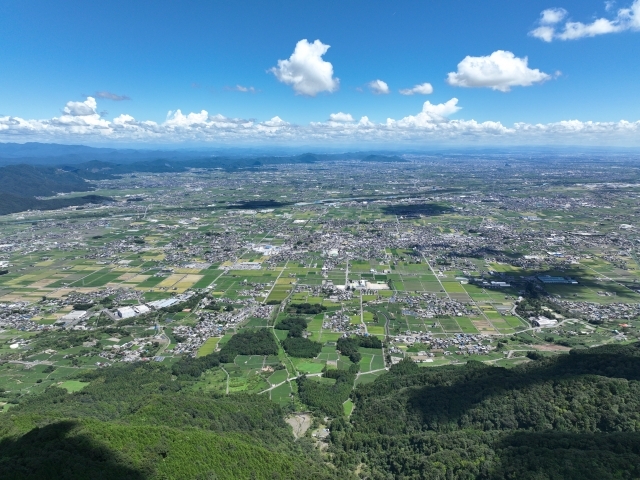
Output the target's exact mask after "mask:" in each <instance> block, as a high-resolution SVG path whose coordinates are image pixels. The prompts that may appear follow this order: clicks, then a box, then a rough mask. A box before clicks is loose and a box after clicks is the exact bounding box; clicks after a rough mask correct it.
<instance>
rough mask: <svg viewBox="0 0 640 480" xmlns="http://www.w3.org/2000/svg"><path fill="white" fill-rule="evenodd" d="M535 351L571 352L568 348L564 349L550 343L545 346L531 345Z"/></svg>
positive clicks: (562, 346)
mask: <svg viewBox="0 0 640 480" xmlns="http://www.w3.org/2000/svg"><path fill="white" fill-rule="evenodd" d="M531 346H532V347H533V348H535V349H536V350H540V351H541V352H568V351H569V350H571V348H570V347H565V346H564V345H554V344H552V343H550V344H546V345H531Z"/></svg>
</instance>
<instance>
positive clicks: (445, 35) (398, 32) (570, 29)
mask: <svg viewBox="0 0 640 480" xmlns="http://www.w3.org/2000/svg"><path fill="white" fill-rule="evenodd" d="M634 8H635V9H636V10H634ZM548 9H554V10H548ZM545 10H548V12H550V13H549V14H548V15H547V16H546V17H545V19H544V20H543V18H542V17H541V13H542V12H543V11H545ZM636 11H637V12H639V15H638V16H635V12H636ZM594 21H596V22H595V23H594ZM567 22H569V23H572V25H573V26H571V25H569V26H567ZM578 22H579V23H578ZM607 22H608V23H607ZM540 27H544V28H546V29H547V30H546V31H544V32H543V31H541V30H536V29H540ZM549 29H551V30H549ZM532 32H533V33H532ZM535 32H538V33H535ZM303 39H306V40H308V41H309V42H311V43H312V42H314V41H315V40H319V41H320V42H321V44H322V45H324V46H330V48H328V49H326V47H324V49H325V50H326V53H324V54H322V55H316V56H315V59H316V60H317V62H316V64H317V65H316V66H318V65H319V66H322V65H324V66H325V67H326V64H324V63H322V62H328V63H329V64H330V67H331V68H332V70H333V71H332V74H329V76H327V75H324V77H323V76H322V74H318V75H319V77H318V79H317V81H316V82H315V83H316V85H315V87H313V86H312V87H310V88H311V90H309V89H307V90H306V91H303V90H304V88H305V85H307V87H308V86H309V82H307V81H306V80H305V78H303V79H302V80H301V81H300V82H299V83H298V84H296V83H295V82H293V83H292V82H289V83H286V76H287V68H289V69H290V70H291V69H293V70H294V71H295V72H294V73H297V74H300V72H302V75H303V76H305V75H314V71H313V68H314V64H313V61H311V63H310V64H307V63H304V62H303V63H302V64H300V65H297V64H296V62H295V61H292V62H293V63H291V64H289V67H287V66H286V65H285V67H282V68H280V69H278V61H279V60H285V61H287V60H289V59H290V57H291V55H292V54H293V52H294V49H295V48H296V45H297V44H298V42H300V41H301V40H303ZM0 46H1V47H0V68H1V70H0V72H1V74H0V141H28V140H37V141H60V142H62V143H69V142H72V141H73V142H75V143H78V142H80V143H110V142H118V141H126V142H128V143H136V142H138V141H139V142H141V143H145V142H146V143H149V142H151V143H159V144H161V143H185V144H190V143H194V144H196V143H234V142H237V143H242V142H243V141H244V138H245V137H246V138H248V139H250V140H251V141H254V142H257V143H261V142H264V143H269V142H279V143H286V142H287V141H297V142H307V143H308V142H312V143H313V141H318V142H322V141H325V140H330V141H334V142H337V143H340V142H342V143H353V144H358V143H365V142H367V141H373V142H374V143H380V144H394V145H395V144H397V145H402V144H404V143H416V142H417V143H424V144H430V143H442V142H444V143H446V142H459V141H462V142H463V143H464V142H469V143H474V142H475V141H481V142H485V143H498V144H499V143H501V142H505V141H506V142H507V143H525V144H528V143H556V142H557V143H571V142H572V141H574V138H575V135H574V134H575V131H576V130H577V131H579V132H580V134H581V135H582V134H585V127H584V122H588V121H592V122H599V124H605V123H614V124H615V122H619V121H621V120H626V121H628V122H637V121H638V120H640V88H639V87H638V86H639V85H640V60H639V58H640V55H639V54H638V52H640V0H619V1H618V2H616V3H611V2H606V3H605V2H604V1H600V0H580V1H576V0H545V1H538V0H528V1H526V2H524V1H514V0H501V1H497V0H496V1H491V0H483V1H477V2H472V1H470V0H433V1H416V0H414V1H402V0H400V1H398V0H396V1H376V0H368V1H360V0H357V1H356V0H341V1H328V0H325V1H322V2H320V1H302V2H301V1H288V0H286V1H282V0H279V1H224V2H223V1H180V2H178V1H161V0H156V1H154V2H142V1H134V0H129V1H113V0H111V1H109V2H81V1H56V2H51V1H50V0H37V1H36V0H21V1H5V2H2V3H1V4H0ZM501 51H502V52H510V54H512V56H511V57H509V56H508V55H507V56H505V55H502V54H498V55H496V54H494V52H501ZM492 54H494V56H492ZM467 56H469V57H473V58H472V59H471V60H470V62H469V63H468V65H467V67H466V69H465V68H464V67H463V71H462V72H461V70H460V68H461V67H460V66H459V64H460V62H462V61H463V59H465V57H467ZM305 58H306V57H305ZM525 58H526V59H528V64H526V66H525V67H524V68H525V70H524V71H520V72H518V71H515V73H514V72H511V73H512V75H511V77H509V78H511V80H508V79H507V80H505V78H501V77H500V72H498V75H497V78H491V75H489V78H483V79H479V78H478V75H477V74H478V69H480V70H482V69H483V68H485V67H486V68H489V70H491V68H495V67H496V65H497V68H505V69H507V70H508V69H509V68H511V67H513V68H515V69H516V70H517V69H518V68H522V66H523V63H522V62H523V61H524V59H525ZM303 60H304V61H305V62H306V60H308V58H306V59H303ZM311 60H313V59H311ZM318 62H320V63H318ZM517 62H520V63H517ZM274 67H275V68H276V69H275V70H270V69H273V68H274ZM307 67H308V68H307ZM309 69H311V70H309ZM474 69H476V70H474ZM315 73H317V72H315ZM325 73H326V72H325ZM450 73H451V74H452V75H454V77H450V76H449V77H448V75H449V74H450ZM494 73H495V72H494ZM514 75H515V76H514ZM507 76H508V75H507ZM503 77H504V75H503ZM447 78H449V81H447ZM376 80H381V81H382V82H384V84H386V86H387V87H388V91H389V93H380V92H379V94H374V93H372V89H371V87H370V82H372V81H376ZM492 81H495V82H497V83H493V84H492V83H491V82H492ZM505 81H511V82H512V83H511V85H509V84H507V85H506V86H505V83H504V82H505ZM305 82H306V83H305ZM318 82H319V84H318ZM500 82H502V83H500ZM312 83H313V82H312ZM424 83H429V84H430V85H431V86H432V90H433V93H431V94H428V95H423V94H414V95H402V94H400V93H399V90H401V89H408V88H411V87H413V86H414V85H419V84H424ZM238 85H240V86H242V87H243V88H245V89H247V91H245V92H240V91H237V86H238ZM464 85H467V86H464ZM323 87H324V90H323ZM314 88H315V90H314ZM252 89H253V90H252ZM316 90H317V91H316ZM506 90H508V91H506ZM383 91H386V89H384V88H383ZM100 92H101V93H100ZM301 92H302V94H301ZM305 93H306V94H305ZM88 96H91V97H93V98H94V99H95V100H96V105H95V108H94V107H93V104H92V103H90V104H87V105H89V106H88V107H87V108H89V109H90V110H92V111H91V112H88V113H89V114H87V112H80V113H83V115H77V113H78V111H79V110H78V109H77V108H74V107H73V105H72V106H71V107H68V105H67V102H83V101H86V99H87V97H88ZM108 96H113V98H116V97H115V96H122V97H127V98H128V99H127V100H121V101H114V100H110V99H108V98H102V97H108ZM454 98H455V99H457V103H455V108H453V106H452V104H449V105H450V106H451V107H452V108H445V107H442V108H431V107H427V108H426V109H425V108H423V104H424V102H426V101H428V102H430V104H431V105H432V106H437V105H445V104H446V102H449V101H450V100H451V99H454ZM66 105H67V110H68V111H67V112H65V111H64V109H65V106H66ZM83 108H84V107H83ZM177 109H180V111H181V112H182V113H183V114H184V115H187V114H188V113H189V112H201V111H202V110H205V111H206V112H207V114H208V116H209V117H211V116H213V115H218V114H219V115H222V116H224V117H226V118H233V119H243V121H244V123H242V122H240V121H236V123H235V124H242V125H243V126H242V127H238V128H242V129H243V132H244V133H242V134H241V135H236V134H235V133H229V132H231V131H232V130H233V129H234V128H235V127H233V126H232V125H231V124H228V125H226V126H220V125H219V124H220V117H218V120H217V121H216V120H215V119H208V120H207V119H205V117H202V116H201V117H198V119H195V118H192V119H190V120H189V119H187V120H181V121H180V122H174V123H175V125H174V126H173V127H171V129H170V130H171V131H169V132H167V131H166V128H165V129H164V130H163V129H162V128H163V127H162V125H163V122H165V121H166V119H167V113H168V112H169V111H172V112H175V111H176V110H177ZM81 110H82V109H81ZM69 112H71V113H69ZM339 112H342V113H344V114H349V115H351V118H353V119H354V122H355V123H357V122H358V121H360V119H361V118H362V117H363V116H364V117H366V118H367V121H368V122H369V123H366V125H365V124H362V125H365V126H366V130H367V132H366V134H364V133H363V132H362V131H358V129H357V128H355V127H353V128H351V127H347V128H346V129H343V130H339V129H338V127H339V125H335V126H334V127H335V128H334V127H331V126H328V125H327V121H328V120H329V119H330V118H332V117H331V115H332V114H334V115H335V114H337V113H339ZM420 112H424V115H423V117H424V118H422V119H416V118H414V117H416V116H417V115H418V114H419V113H420ZM122 114H126V115H128V116H130V117H132V118H133V119H132V120H128V119H129V118H130V117H126V118H125V117H123V118H125V120H126V121H125V120H123V121H121V122H120V124H123V125H124V124H127V122H129V123H128V124H127V125H129V126H128V127H126V132H125V131H124V130H125V127H122V128H121V129H120V130H119V131H117V132H115V133H113V134H106V133H105V131H106V130H109V129H111V130H113V128H112V127H113V126H114V123H113V121H114V119H115V118H117V117H119V116H120V115H122ZM91 115H96V116H97V117H96V118H94V119H93V120H92V119H91ZM425 116H426V117H425ZM66 117H69V120H65V118H66ZM71 117H73V118H71ZM274 117H277V119H278V121H280V120H281V121H282V123H278V121H276V122H275V123H273V122H272V123H271V124H268V123H265V122H268V121H270V120H271V119H273V118H274ZM2 118H4V119H5V121H4V123H3V122H2V120H1V119H2ZM61 118H62V120H61V121H56V120H55V119H61ZM98 118H99V120H98ZM333 118H339V117H335V116H334V117H333ZM340 118H342V117H340ZM345 118H346V117H344V118H342V120H344V119H345ZM388 118H391V119H394V120H395V121H396V122H400V123H396V124H395V126H393V128H395V129H396V130H398V129H401V130H402V129H403V130H402V132H400V133H398V131H396V130H394V131H390V130H389V129H390V128H392V127H389V125H388V123H387V119H388ZM407 118H410V119H409V120H407V121H405V122H404V123H402V122H401V120H402V119H407ZM411 118H413V120H411ZM16 119H19V120H16ZM456 120H459V121H466V122H469V121H472V120H475V121H476V122H477V123H478V124H479V125H482V124H483V122H493V123H492V124H491V125H489V124H487V125H485V127H474V126H473V125H469V124H465V125H466V126H465V125H461V124H458V123H450V122H451V121H456ZM568 120H579V121H580V122H582V124H581V125H582V126H580V125H579V126H577V127H576V126H575V125H573V127H567V126H566V125H564V126H563V127H562V128H564V130H562V129H560V127H557V128H555V127H554V128H551V127H550V128H548V129H547V130H545V129H539V130H540V131H537V132H536V133H535V135H533V136H532V135H531V134H529V133H523V132H522V131H520V130H519V131H518V132H516V133H515V134H513V132H508V131H507V132H506V133H505V132H502V133H500V129H499V128H498V129H496V128H495V125H493V124H494V123H499V125H500V126H502V127H504V128H505V129H507V130H509V129H513V127H514V124H516V123H523V124H527V125H536V124H543V125H552V124H557V123H558V122H563V121H568ZM43 122H44V123H43ZM82 122H85V123H86V124H87V125H86V128H81V127H83V125H82ZM141 122H142V123H141ZM144 122H155V123H156V124H157V125H158V127H157V128H156V127H149V126H148V125H147V124H145V123H144ZM207 122H208V124H209V126H207ZM248 122H251V126H250V127H247V125H248ZM354 122H344V121H342V122H333V123H338V124H340V125H342V124H344V123H347V124H350V123H354ZM447 122H448V123H447ZM222 123H225V122H222ZM320 123H322V124H323V125H318V124H320ZM61 124H65V125H66V126H65V127H64V128H63V127H61V126H60V125H61ZM134 124H135V125H134ZM214 124H215V125H214ZM259 124H263V127H264V128H263V130H264V131H266V132H269V133H267V134H264V132H263V133H261V132H262V130H261V129H260V128H259V127H258V125H259ZM370 124H371V125H370ZM431 124H434V125H436V127H433V128H432V125H431ZM445 124H446V125H445ZM3 125H4V128H3ZM16 125H18V126H16ZM70 125H71V126H70ZM145 125H146V126H145ZM193 125H196V127H197V128H196V127H194V128H195V130H194V128H191V127H193ZM314 125H315V126H314ZM372 125H373V126H372ZM377 125H381V126H380V127H377ZM398 125H404V126H402V127H399V126H398ZM190 126H191V127H190ZM134 127H135V128H134ZM490 127H493V128H490ZM189 128H191V130H190V131H188V130H189ZM363 128H364V127H363ZM605 128H609V127H603V126H600V127H598V128H595V127H593V126H591V127H587V129H590V130H589V132H587V133H588V137H585V138H587V141H588V142H589V143H594V144H612V145H618V144H620V145H637V144H638V143H639V140H638V137H639V136H640V124H636V123H632V125H631V127H627V126H625V127H624V128H623V130H624V131H623V132H622V133H621V132H620V128H618V129H617V130H616V131H615V132H613V133H611V132H607V131H605V132H604V133H603V131H604V130H603V129H605ZM611 128H614V129H615V127H610V129H611ZM180 129H183V130H184V131H181V132H177V130H180ZM376 129H377V130H376ZM407 129H413V130H412V131H411V133H407V132H408V130H407ZM421 129H422V130H421ZM425 129H426V130H425ZM437 129H440V130H438V131H439V132H444V133H437V134H436V133H434V132H435V130H437ZM98 130H100V131H98ZM249 130H251V133H249ZM374 130H376V131H375V132H374ZM378 130H380V131H382V130H384V132H382V133H380V132H378ZM453 130H455V133H452V131H453ZM560 130H562V131H560ZM203 132H204V133H203ZM274 132H276V133H274ZM376 132H378V133H376ZM563 132H564V133H566V135H563ZM285 133H286V134H285ZM485 134H486V135H485ZM243 135H244V136H243ZM376 135H378V136H376ZM483 135H485V136H483ZM478 138H479V139H480V140H477V139H478ZM505 138H506V140H505ZM314 139H315V140H314ZM323 139H324V140H323ZM581 141H584V139H583V140H580V141H578V142H577V143H580V142H581Z"/></svg>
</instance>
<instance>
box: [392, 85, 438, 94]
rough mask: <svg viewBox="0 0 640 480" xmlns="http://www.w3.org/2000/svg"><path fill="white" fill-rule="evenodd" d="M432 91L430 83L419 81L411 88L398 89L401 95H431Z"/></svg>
mask: <svg viewBox="0 0 640 480" xmlns="http://www.w3.org/2000/svg"><path fill="white" fill-rule="evenodd" d="M432 93H433V87H432V86H431V84H430V83H421V84H420V85H415V86H414V87H412V88H403V89H402V90H400V94H401V95H416V94H417V95H431V94H432Z"/></svg>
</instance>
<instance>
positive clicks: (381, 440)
mask: <svg viewBox="0 0 640 480" xmlns="http://www.w3.org/2000/svg"><path fill="white" fill-rule="evenodd" d="M353 397H354V402H355V410H354V413H353V416H352V417H351V419H350V420H351V421H350V422H348V421H346V420H344V419H340V420H337V421H334V422H333V424H332V427H331V439H332V442H333V447H332V449H333V451H334V452H335V453H336V456H335V458H334V462H335V464H336V465H338V466H341V467H348V468H351V469H353V468H359V470H360V472H361V475H362V476H363V477H366V478H371V479H392V478H403V479H419V478H434V479H439V478H442V479H449V478H460V479H494V478H495V479H511V478H513V479H574V478H575V479H608V478H612V479H613V478H620V479H632V478H639V477H640V347H639V344H632V345H628V346H605V347H598V348H594V349H591V350H573V351H572V352H571V354H570V355H564V356H559V357H555V358H546V359H540V360H537V361H535V362H530V363H528V364H524V365H522V366H519V367H516V368H513V369H511V370H507V369H503V368H496V367H489V366H486V365H483V364H481V363H478V362H470V363H469V364H467V365H465V366H461V367H442V368H426V369H425V368H419V367H417V366H416V365H415V364H413V363H411V362H408V361H403V362H401V363H400V364H398V365H396V366H394V367H392V368H391V370H390V372H389V374H387V375H383V376H381V377H380V378H378V379H377V380H376V381H375V382H373V383H370V384H367V385H361V386H359V387H358V388H357V389H356V390H355V392H354V395H353Z"/></svg>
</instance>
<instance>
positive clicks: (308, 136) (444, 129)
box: [0, 97, 640, 146]
mask: <svg viewBox="0 0 640 480" xmlns="http://www.w3.org/2000/svg"><path fill="white" fill-rule="evenodd" d="M460 110H461V107H460V105H459V104H458V99H457V98H452V99H450V100H448V101H446V102H442V103H431V102H428V101H427V102H424V104H423V105H422V109H421V110H420V111H419V112H418V113H416V114H415V115H407V116H404V117H401V118H397V119H393V118H388V119H387V120H386V121H384V122H379V123H377V122H374V121H372V120H371V119H370V118H369V117H367V116H363V117H362V118H360V120H359V121H355V120H354V119H353V117H352V116H351V115H350V114H348V113H343V112H338V113H333V114H331V115H330V116H329V119H328V120H327V121H323V122H311V123H309V124H306V125H300V124H293V123H289V122H287V121H286V120H283V119H282V118H280V117H278V116H275V117H273V118H271V119H269V120H266V121H262V122H259V121H255V120H248V119H242V118H231V117H226V116H224V115H221V114H215V115H213V114H210V113H209V112H207V111H206V110H201V111H199V112H189V113H183V112H182V111H181V110H173V111H170V112H169V113H168V114H167V117H166V119H165V120H164V121H163V122H161V123H157V122H154V121H150V120H137V119H135V118H134V117H133V116H131V115H128V114H126V113H123V114H121V115H119V116H117V117H115V118H114V119H113V120H107V119H104V118H101V117H100V115H99V114H98V113H95V112H97V105H96V101H95V99H94V98H92V97H89V98H87V99H86V100H85V101H84V102H68V103H67V105H66V106H65V107H64V113H63V114H62V115H61V116H59V117H54V118H51V119H41V120H29V119H23V118H20V117H14V116H0V141H5V142H11V141H14V142H15V141H43V142H83V143H92V142H93V143H99V144H105V143H111V144H114V143H118V142H122V143H126V144H128V145H130V144H131V143H141V144H142V143H145V142H146V143H150V144H158V143H164V144H189V143H194V142H197V143H209V144H213V145H246V144H250V143H251V144H255V145H267V144H269V145H272V144H279V145H292V144H300V145H303V144H304V145H319V146H326V145H328V144H345V145H354V144H358V145H363V144H366V145H373V144H379V145H396V146H398V145H405V144H406V145H432V144H455V145H463V144H486V145H501V144H509V145H536V144H545V145H548V144H554V143H556V144H568V145H576V144H580V145H589V144H591V145H616V146H620V145H629V146H640V121H626V120H621V121H619V122H596V121H581V120H576V119H569V120H564V121H559V122H554V123H547V124H530V123H516V124H514V125H511V126H507V125H503V124H502V123H501V122H499V121H484V122H479V121H476V120H473V119H470V120H465V119H452V118H451V116H452V115H454V114H456V113H458V112H460Z"/></svg>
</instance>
